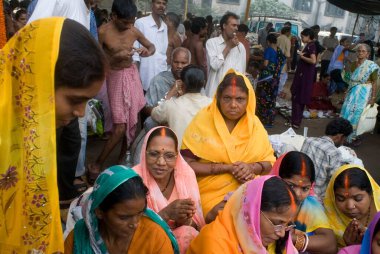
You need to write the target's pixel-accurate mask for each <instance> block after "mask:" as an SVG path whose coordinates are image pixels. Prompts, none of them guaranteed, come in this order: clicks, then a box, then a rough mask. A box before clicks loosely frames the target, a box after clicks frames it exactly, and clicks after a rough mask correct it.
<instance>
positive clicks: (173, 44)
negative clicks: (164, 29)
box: [165, 12, 182, 66]
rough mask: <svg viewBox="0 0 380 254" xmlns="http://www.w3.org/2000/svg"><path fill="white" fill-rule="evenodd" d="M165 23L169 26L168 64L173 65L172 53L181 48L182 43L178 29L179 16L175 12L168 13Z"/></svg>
mask: <svg viewBox="0 0 380 254" xmlns="http://www.w3.org/2000/svg"><path fill="white" fill-rule="evenodd" d="M165 23H166V25H167V26H168V49H167V50H166V57H167V59H166V62H167V63H168V66H170V64H171V57H172V52H173V50H174V49H176V48H178V47H181V44H182V41H181V37H180V36H179V33H178V32H177V28H178V26H179V23H180V19H179V16H178V15H177V14H175V13H174V12H168V13H167V14H166V17H165Z"/></svg>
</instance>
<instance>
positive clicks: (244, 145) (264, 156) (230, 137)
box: [182, 69, 275, 216]
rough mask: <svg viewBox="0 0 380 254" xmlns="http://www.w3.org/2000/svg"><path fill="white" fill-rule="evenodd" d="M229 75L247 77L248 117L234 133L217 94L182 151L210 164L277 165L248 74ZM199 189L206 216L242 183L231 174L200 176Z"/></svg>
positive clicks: (193, 126) (197, 118)
mask: <svg viewBox="0 0 380 254" xmlns="http://www.w3.org/2000/svg"><path fill="white" fill-rule="evenodd" d="M229 73H235V74H237V75H240V76H242V77H243V78H244V81H245V85H246V86H247V88H248V104H247V109H246V114H245V115H244V116H243V117H242V118H241V119H240V121H239V122H238V124H237V125H236V126H235V128H234V129H233V131H232V132H231V133H230V132H229V130H228V128H227V125H226V123H225V121H224V119H223V116H222V114H221V113H220V111H219V108H218V106H217V98H216V96H217V95H215V96H214V99H213V101H212V103H211V104H210V105H209V106H208V107H206V108H204V109H202V110H201V111H200V112H199V113H198V114H197V115H196V116H195V117H194V119H193V120H192V122H191V123H190V124H189V126H188V128H187V129H186V131H185V134H184V137H183V140H182V149H189V150H190V151H191V152H192V153H193V154H195V155H196V156H197V157H199V158H201V159H202V160H203V161H208V162H217V163H228V164H230V163H234V162H236V161H242V162H246V163H253V162H257V161H270V162H272V163H274V161H275V157H274V155H273V148H272V146H271V144H270V142H269V138H268V133H267V132H266V130H265V129H264V127H263V125H262V124H261V122H260V120H259V119H258V118H257V116H256V115H255V110H256V97H255V93H254V91H253V88H252V85H251V82H249V80H248V79H247V78H246V77H245V75H243V74H241V73H238V72H235V71H234V70H232V69H230V70H229V71H227V73H226V75H227V74H229ZM198 186H199V190H200V194H201V201H202V208H203V214H204V215H205V216H206V215H207V214H208V212H209V211H210V210H211V209H212V208H213V207H214V206H215V205H217V204H218V203H219V202H221V201H222V200H223V198H224V196H225V195H226V194H227V193H228V192H231V191H235V190H236V189H237V188H238V187H239V186H240V184H239V183H238V181H236V180H235V178H234V177H233V176H232V175H231V174H222V175H212V176H206V177H198Z"/></svg>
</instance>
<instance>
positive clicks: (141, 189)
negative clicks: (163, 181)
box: [99, 176, 148, 212]
mask: <svg viewBox="0 0 380 254" xmlns="http://www.w3.org/2000/svg"><path fill="white" fill-rule="evenodd" d="M147 194H148V188H147V187H146V186H145V184H144V183H143V180H142V179H141V177H139V176H135V177H132V178H130V179H129V180H128V181H125V182H124V183H122V184H120V185H119V186H118V187H117V188H116V189H114V190H113V191H112V192H111V193H110V194H108V195H107V197H106V198H105V199H104V200H103V201H102V203H100V205H99V208H100V210H102V211H103V212H107V211H108V210H110V209H112V207H113V206H114V205H116V204H118V203H120V202H123V201H125V200H131V199H138V198H144V199H145V203H146V196H147Z"/></svg>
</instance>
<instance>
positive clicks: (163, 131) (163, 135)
mask: <svg viewBox="0 0 380 254" xmlns="http://www.w3.org/2000/svg"><path fill="white" fill-rule="evenodd" d="M160 134H161V137H166V128H162V129H161V131H160Z"/></svg>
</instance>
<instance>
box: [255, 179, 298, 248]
mask: <svg viewBox="0 0 380 254" xmlns="http://www.w3.org/2000/svg"><path fill="white" fill-rule="evenodd" d="M290 195H292V197H291V196H290ZM292 202H297V198H296V194H295V193H294V191H293V190H292V189H291V188H289V186H288V185H287V183H286V182H285V181H284V180H282V179H281V178H279V177H271V178H269V179H268V180H266V181H265V183H264V186H263V191H262V194H261V206H260V209H261V211H264V212H269V211H271V212H281V211H284V210H283V209H284V208H286V207H289V206H291V205H292ZM288 236H289V232H285V236H284V237H282V238H280V239H279V240H277V241H276V249H275V253H282V250H283V249H284V247H285V244H286V239H288Z"/></svg>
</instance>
